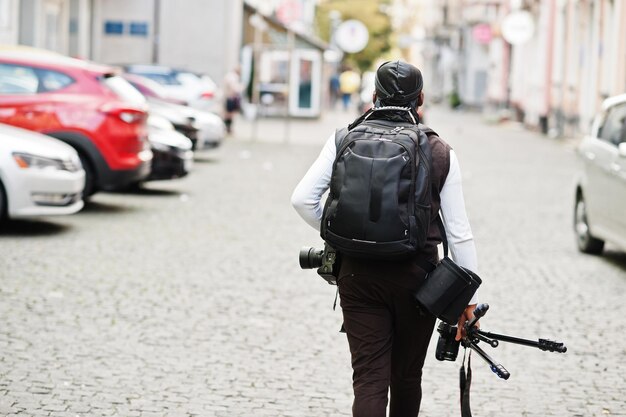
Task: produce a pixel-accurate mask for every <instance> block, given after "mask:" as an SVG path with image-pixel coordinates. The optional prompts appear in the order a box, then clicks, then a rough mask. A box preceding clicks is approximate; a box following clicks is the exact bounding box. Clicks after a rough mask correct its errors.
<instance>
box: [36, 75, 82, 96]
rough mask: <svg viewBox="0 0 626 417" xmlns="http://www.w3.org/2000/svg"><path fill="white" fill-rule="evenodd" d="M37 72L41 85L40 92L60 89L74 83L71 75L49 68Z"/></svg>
mask: <svg viewBox="0 0 626 417" xmlns="http://www.w3.org/2000/svg"><path fill="white" fill-rule="evenodd" d="M37 72H38V73H39V82H40V85H41V87H40V90H39V91H40V92H49V91H55V90H60V89H62V88H65V87H67V86H68V85H70V84H73V83H74V79H73V78H72V77H70V76H67V75H65V74H62V73H60V72H56V71H49V70H40V71H37Z"/></svg>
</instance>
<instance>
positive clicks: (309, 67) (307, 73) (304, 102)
mask: <svg viewBox="0 0 626 417" xmlns="http://www.w3.org/2000/svg"><path fill="white" fill-rule="evenodd" d="M312 77H313V61H311V60H310V59H301V60H300V79H299V82H298V107H299V108H301V109H310V108H311V107H312V104H311V99H312V88H313V86H312V85H311V79H312Z"/></svg>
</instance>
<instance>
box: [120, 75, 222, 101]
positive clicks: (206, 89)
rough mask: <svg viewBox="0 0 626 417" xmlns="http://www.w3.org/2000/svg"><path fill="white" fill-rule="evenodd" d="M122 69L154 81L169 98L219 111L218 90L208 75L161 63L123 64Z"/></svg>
mask: <svg viewBox="0 0 626 417" xmlns="http://www.w3.org/2000/svg"><path fill="white" fill-rule="evenodd" d="M123 69H124V71H126V72H127V73H129V74H134V75H140V76H142V77H146V78H149V79H151V80H153V81H156V82H157V83H159V84H160V85H161V86H162V87H163V89H164V90H165V91H167V97H168V98H169V99H175V100H181V101H184V102H185V103H186V104H188V105H189V106H191V107H194V108H198V109H201V110H208V111H219V90H218V88H217V84H215V82H214V81H213V80H212V79H211V77H209V76H208V75H205V74H198V73H195V72H192V71H188V70H184V69H177V68H172V67H168V66H163V65H124V66H123Z"/></svg>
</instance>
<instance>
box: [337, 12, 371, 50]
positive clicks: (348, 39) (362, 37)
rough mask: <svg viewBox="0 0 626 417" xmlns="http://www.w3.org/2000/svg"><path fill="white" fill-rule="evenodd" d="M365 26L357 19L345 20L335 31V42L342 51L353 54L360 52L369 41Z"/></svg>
mask: <svg viewBox="0 0 626 417" xmlns="http://www.w3.org/2000/svg"><path fill="white" fill-rule="evenodd" d="M369 37H370V35H369V32H368V30H367V27H365V25H364V24H363V23H362V22H361V21H359V20H354V19H351V20H346V21H345V22H343V23H341V24H340V25H339V27H338V28H337V30H336V31H335V43H336V44H337V46H338V47H339V48H340V49H341V50H342V51H344V52H347V53H349V54H355V53H357V52H361V51H362V50H363V49H365V47H366V46H367V42H368V41H369Z"/></svg>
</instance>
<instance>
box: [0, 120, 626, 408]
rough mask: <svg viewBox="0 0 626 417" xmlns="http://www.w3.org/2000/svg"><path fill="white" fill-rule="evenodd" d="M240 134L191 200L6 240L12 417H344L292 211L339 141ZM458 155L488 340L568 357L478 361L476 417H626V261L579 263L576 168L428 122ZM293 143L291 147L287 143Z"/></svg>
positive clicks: (30, 226)
mask: <svg viewBox="0 0 626 417" xmlns="http://www.w3.org/2000/svg"><path fill="white" fill-rule="evenodd" d="M352 116H353V115H348V114H345V113H341V112H338V113H332V114H328V115H326V116H325V117H324V119H323V120H321V121H302V120H299V121H297V120H292V121H290V122H289V124H288V125H284V124H283V123H282V122H279V121H276V120H261V121H260V122H259V123H258V125H257V126H254V125H252V124H250V123H249V122H245V121H244V120H239V121H238V123H236V124H235V132H236V135H235V137H233V138H229V139H228V140H227V141H226V142H225V143H224V145H223V147H222V148H221V149H219V150H217V151H214V152H204V153H198V154H197V155H196V162H195V165H194V171H193V172H192V173H191V174H190V175H189V176H188V177H187V178H184V179H181V180H174V181H169V182H166V181H162V182H154V183H151V184H149V185H147V186H146V187H145V188H144V189H143V190H141V191H137V192H133V193H99V194H96V195H95V196H94V197H93V199H92V201H91V203H90V204H88V206H87V207H86V208H85V209H84V210H83V211H82V212H80V213H78V214H77V215H74V216H67V217H56V218H53V217H49V218H45V219H44V220H39V221H14V222H10V223H8V224H6V225H2V226H1V227H0V416H13V415H19V416H55V417H56V416H58V417H61V416H63V417H66V416H67V417H76V416H81V417H82V416H114V415H115V416H124V417H133V416H136V417H156V416H172V417H175V416H209V417H211V416H218V417H222V416H223V417H226V416H227V417H234V416H242V417H243V416H246V417H249V416H311V417H321V416H349V415H351V411H350V408H351V401H352V397H351V396H352V387H351V373H352V371H351V368H350V358H349V351H348V345H347V342H346V340H345V335H343V334H341V333H339V332H338V330H339V328H340V326H341V322H342V320H341V312H340V310H339V309H337V311H333V309H332V305H333V301H334V297H335V287H331V286H329V285H327V284H326V283H325V282H324V281H323V280H322V279H321V278H319V277H318V276H317V274H316V273H315V272H314V271H302V270H300V268H299V266H298V259H297V256H298V251H299V249H300V247H302V246H317V247H320V246H321V244H322V242H321V239H320V238H319V235H318V234H317V232H316V231H314V230H313V229H312V228H310V227H309V226H308V225H306V224H305V223H304V222H303V221H302V220H301V219H300V218H299V217H298V216H297V214H296V213H295V211H294V210H293V209H292V207H291V205H290V201H289V198H290V195H291V192H292V190H293V188H294V187H295V185H296V183H297V182H298V181H299V179H300V178H301V176H302V175H303V174H304V172H305V171H306V169H307V168H308V166H309V164H310V163H311V162H312V161H313V160H314V159H315V158H316V156H317V154H318V153H319V151H320V149H321V146H322V144H323V143H324V141H325V140H326V139H327V138H328V136H329V134H331V133H332V131H333V129H334V127H335V124H338V123H342V124H345V123H347V121H349V120H351V118H352ZM427 118H428V119H427V122H428V124H429V125H430V126H431V127H432V128H433V129H434V130H436V131H437V132H438V133H439V134H440V135H441V136H442V137H443V138H444V139H445V140H447V141H448V142H449V143H450V144H451V145H452V146H453V147H454V148H455V150H456V152H457V155H458V157H459V160H460V163H461V167H462V170H463V173H464V183H463V184H464V192H465V200H466V204H467V209H468V214H469V217H470V222H471V224H472V229H473V231H474V236H475V238H476V247H477V250H478V259H479V268H480V271H479V273H480V275H481V277H482V278H483V286H482V288H481V290H480V299H481V301H482V302H487V303H489V304H490V306H491V309H490V310H489V313H488V314H487V315H486V316H485V318H484V319H483V320H481V325H482V328H483V329H485V330H488V331H492V332H496V333H503V334H508V335H513V336H518V337H523V338H528V339H533V340H536V339H538V338H539V337H541V338H548V339H553V340H559V341H563V342H565V344H566V345H567V348H568V351H567V353H566V354H557V353H548V352H542V351H540V350H538V349H532V348H528V347H523V346H518V345H512V344H508V343H501V345H500V347H498V348H497V349H491V348H489V347H485V350H486V351H487V352H488V353H489V354H490V355H492V356H493V357H494V358H496V359H498V360H499V361H500V362H501V363H502V364H503V365H504V366H505V367H506V368H507V369H508V370H509V372H510V373H511V377H510V379H509V380H508V381H503V380H500V379H498V378H497V377H496V376H495V374H493V373H492V372H491V370H490V369H489V367H488V366H487V365H486V364H485V362H483V361H482V360H481V359H480V358H479V357H478V356H477V355H475V356H474V357H473V361H472V365H473V382H472V408H473V411H474V415H475V416H477V417H478V416H480V417H502V416H525V417H545V416H555V417H564V416H577V417H601V416H602V417H604V416H626V402H625V400H624V393H625V392H626V382H625V379H624V378H625V377H624V375H626V347H625V346H626V343H624V341H623V338H622V335H621V329H622V327H623V319H624V317H626V304H625V303H624V300H625V299H626V254H624V253H622V252H619V251H618V250H617V249H616V248H613V247H612V246H610V245H607V250H606V251H605V254H604V256H602V257H594V256H588V255H583V254H580V253H579V252H578V251H577V249H576V244H575V241H574V234H573V231H572V227H571V223H572V213H573V206H574V178H575V174H576V168H577V165H576V162H577V161H576V155H575V144H576V142H575V141H573V140H562V141H558V140H554V139H549V138H547V137H545V136H540V135H538V134H535V133H532V132H529V131H526V130H524V129H522V128H521V127H519V126H517V125H515V124H512V123H511V124H504V125H498V126H494V125H488V124H485V123H484V122H483V121H482V120H481V117H480V115H478V114H472V113H453V112H450V111H447V110H444V109H440V108H432V109H430V108H429V109H427ZM285 138H288V139H287V140H285ZM435 343H436V338H433V340H432V341H431V347H430V350H429V353H428V358H427V363H426V367H425V375H424V381H423V392H424V399H423V402H422V412H421V413H420V416H426V417H428V416H430V417H447V416H450V417H452V416H458V415H459V414H460V412H459V406H458V368H459V366H460V359H459V360H457V362H456V363H451V362H438V361H436V360H435V358H434V348H435V345H434V344H435Z"/></svg>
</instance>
